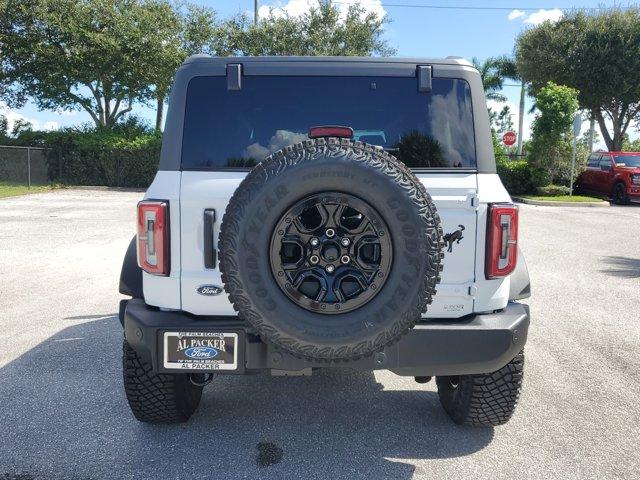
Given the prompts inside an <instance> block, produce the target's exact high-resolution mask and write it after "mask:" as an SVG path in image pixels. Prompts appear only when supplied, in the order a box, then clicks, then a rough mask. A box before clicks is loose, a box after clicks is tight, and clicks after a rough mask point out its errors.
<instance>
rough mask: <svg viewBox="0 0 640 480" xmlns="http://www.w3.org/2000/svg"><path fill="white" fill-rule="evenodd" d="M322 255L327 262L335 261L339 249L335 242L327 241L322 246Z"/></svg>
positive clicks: (338, 254)
mask: <svg viewBox="0 0 640 480" xmlns="http://www.w3.org/2000/svg"><path fill="white" fill-rule="evenodd" d="M322 256H323V258H324V259H325V260H326V261H327V262H335V261H336V260H337V259H338V257H339V256H340V249H339V248H338V246H337V245H336V244H335V243H328V244H326V245H325V246H324V247H322Z"/></svg>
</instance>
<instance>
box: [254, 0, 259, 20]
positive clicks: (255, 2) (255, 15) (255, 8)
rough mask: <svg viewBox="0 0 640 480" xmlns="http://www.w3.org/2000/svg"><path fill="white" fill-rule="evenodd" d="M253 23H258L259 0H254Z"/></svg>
mask: <svg viewBox="0 0 640 480" xmlns="http://www.w3.org/2000/svg"><path fill="white" fill-rule="evenodd" d="M253 24H254V25H257V24H258V0H253Z"/></svg>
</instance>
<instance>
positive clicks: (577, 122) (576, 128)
mask: <svg viewBox="0 0 640 480" xmlns="http://www.w3.org/2000/svg"><path fill="white" fill-rule="evenodd" d="M581 128H582V117H581V116H580V114H577V115H576V118H574V119H573V149H572V150H573V152H572V155H571V178H570V179H569V196H570V197H571V196H573V176H574V174H575V171H576V142H577V138H578V135H580V129H581Z"/></svg>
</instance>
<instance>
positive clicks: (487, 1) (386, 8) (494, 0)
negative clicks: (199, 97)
mask: <svg viewBox="0 0 640 480" xmlns="http://www.w3.org/2000/svg"><path fill="white" fill-rule="evenodd" d="M314 1H315V0H259V5H260V6H259V14H260V15H267V14H268V11H269V9H275V13H276V14H278V13H282V12H287V13H288V14H289V15H300V14H301V13H303V12H304V11H305V10H306V9H307V8H308V6H309V3H310V2H314ZM191 2H192V3H196V4H200V5H205V6H209V7H211V8H213V9H214V10H216V11H217V13H218V15H219V17H221V18H227V17H231V16H234V15H236V14H239V13H247V14H249V15H253V4H254V2H253V0H191ZM333 3H334V4H336V5H337V6H338V7H339V8H341V9H346V8H348V3H360V4H361V5H362V6H363V7H365V8H366V9H367V10H370V11H373V12H375V13H376V14H377V15H387V17H388V18H389V20H390V23H389V24H387V25H386V28H385V38H386V39H387V40H388V42H389V44H390V45H391V46H392V47H394V48H395V49H396V50H397V55H398V56H400V57H446V56H449V55H456V56H461V57H464V58H467V59H471V58H472V57H477V58H478V59H480V60H483V59H485V58H488V57H491V56H497V55H503V54H511V53H512V52H513V48H514V43H515V39H516V37H517V35H518V34H519V33H520V32H522V31H523V30H524V29H526V28H528V27H530V26H532V25H537V24H539V23H541V22H543V21H545V20H551V21H555V20H558V19H559V18H561V17H562V15H563V11H568V10H571V9H573V8H599V7H609V6H622V7H624V6H628V5H629V4H633V3H635V2H630V1H629V2H627V1H602V0H595V1H592V0H588V1H579V0H569V1H555V0H536V1H527V0H511V1H509V0H475V1H473V0H333ZM394 5H395V6H394ZM425 6H429V7H430V8H424V7H425ZM445 7H449V8H445ZM459 7H462V8H459ZM464 7H473V8H464ZM507 84H508V85H507V86H505V88H504V90H503V92H502V93H503V94H504V95H506V97H507V102H506V103H505V104H506V105H509V106H510V109H511V112H512V114H513V116H512V119H513V123H514V125H515V126H516V128H517V121H518V120H517V112H518V103H519V98H520V87H519V86H517V85H514V84H513V82H509V81H507ZM502 105H504V104H498V103H496V102H490V106H491V107H493V108H494V109H500V108H501V107H502ZM530 108H531V99H527V106H526V110H527V111H528V110H529V109H530ZM0 113H4V114H5V115H6V116H7V117H8V118H9V121H10V123H11V122H13V121H14V120H15V119H18V118H22V119H25V120H27V121H29V122H31V123H32V124H33V125H34V128H41V129H55V128H60V127H65V126H72V125H78V124H81V123H85V122H90V120H91V119H90V117H89V115H88V114H86V113H84V112H81V111H71V112H59V111H58V112H53V111H38V109H37V108H36V107H35V105H34V104H33V103H28V104H27V105H25V107H24V108H22V109H19V110H15V111H12V110H9V109H7V108H6V105H4V104H2V102H1V100H0ZM133 113H135V114H137V115H139V116H140V117H142V118H145V119H147V120H148V121H149V123H150V124H153V123H154V121H155V111H154V110H152V109H149V108H147V107H144V106H142V105H137V106H136V108H135V109H134V112H133ZM532 119H533V115H531V114H528V115H527V116H526V118H525V125H524V138H525V139H526V138H528V137H529V136H530V126H531V121H532ZM586 128H588V127H587V125H586V124H585V125H583V130H584V129H586ZM630 133H631V136H632V138H633V137H637V136H638V133H637V132H630Z"/></svg>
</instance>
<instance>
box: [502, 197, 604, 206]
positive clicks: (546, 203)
mask: <svg viewBox="0 0 640 480" xmlns="http://www.w3.org/2000/svg"><path fill="white" fill-rule="evenodd" d="M512 198H513V200H514V201H516V202H519V203H526V204H528V205H537V206H541V207H596V208H601V207H610V206H611V204H610V203H609V202H604V201H601V202H554V201H551V200H530V199H528V198H522V197H512Z"/></svg>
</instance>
